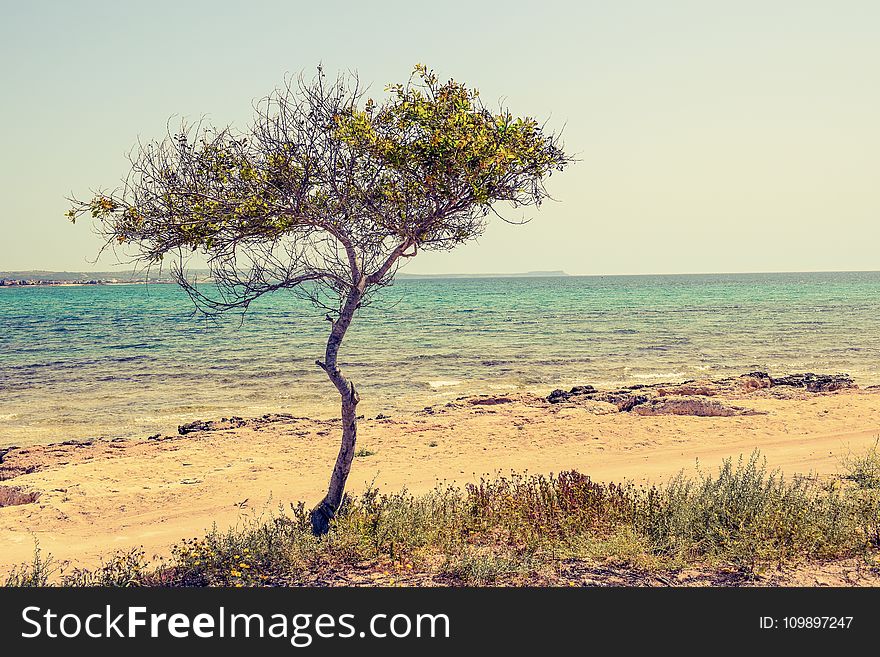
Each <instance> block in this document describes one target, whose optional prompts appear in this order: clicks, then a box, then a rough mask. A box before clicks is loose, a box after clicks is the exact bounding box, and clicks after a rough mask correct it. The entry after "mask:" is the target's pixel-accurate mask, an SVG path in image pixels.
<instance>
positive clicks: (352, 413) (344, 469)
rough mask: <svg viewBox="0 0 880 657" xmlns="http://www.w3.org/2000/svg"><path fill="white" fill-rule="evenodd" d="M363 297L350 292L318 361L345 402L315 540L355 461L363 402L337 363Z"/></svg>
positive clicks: (314, 517) (335, 505)
mask: <svg viewBox="0 0 880 657" xmlns="http://www.w3.org/2000/svg"><path fill="white" fill-rule="evenodd" d="M361 295H362V293H361V291H360V290H359V289H358V288H352V290H351V292H349V294H348V297H347V298H346V301H345V304H344V305H343V307H342V309H341V310H340V312H339V317H338V318H337V319H336V321H334V322H333V328H332V329H331V331H330V337H329V338H327V350H326V353H325V358H324V362H321V361H317V364H318V366H319V367H321V369H323V370H324V371H325V372H326V373H327V377H328V378H329V379H330V381H331V382H332V383H333V385H334V386H336V389H337V391H339V396H340V397H341V399H342V443H341V444H340V446H339V454H338V455H337V456H336V464H335V465H334V466H333V474H332V475H331V476H330V486H329V488H328V490H327V495H325V496H324V499H323V500H321V502H320V503H319V504H318V505H317V506H316V507H315V508H314V509H312V513H311V520H312V533H313V534H315V535H316V536H322V535H324V534H326V533H327V532H328V531H329V529H330V521H331V520H332V519H333V517H334V516H335V515H336V512H337V510H338V509H339V505H340V504H342V496H343V494H344V493H345V482H346V480H347V479H348V473H349V472H350V471H351V462H352V461H353V460H354V449H355V443H356V442H357V405H358V401H360V398H359V396H358V393H357V390H355V387H354V384H353V383H352V382H351V381H349V380H348V379H347V378H346V377H345V376H343V374H342V372H341V371H340V369H339V367H338V366H337V364H336V359H337V356H338V354H339V347H340V346H341V345H342V339H343V338H344V337H345V332H346V331H347V330H348V326H349V324H351V320H352V318H353V317H354V313H355V311H356V310H357V307H358V304H359V303H360V300H361ZM331 321H332V320H331Z"/></svg>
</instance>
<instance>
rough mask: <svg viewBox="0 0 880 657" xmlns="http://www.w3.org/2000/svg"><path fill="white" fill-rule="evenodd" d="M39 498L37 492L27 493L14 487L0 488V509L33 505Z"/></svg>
mask: <svg viewBox="0 0 880 657" xmlns="http://www.w3.org/2000/svg"><path fill="white" fill-rule="evenodd" d="M39 498H40V493H39V492H31V493H28V492H25V491H23V490H22V489H20V488H17V487H15V486H0V507H4V506H19V505H21V504H33V503H34V502H36V501H37V500H38V499H39Z"/></svg>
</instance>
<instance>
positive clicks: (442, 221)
mask: <svg viewBox="0 0 880 657" xmlns="http://www.w3.org/2000/svg"><path fill="white" fill-rule="evenodd" d="M386 92H387V93H388V97H387V98H386V100H384V101H383V102H381V103H380V104H377V103H376V102H374V101H373V99H371V98H370V99H366V100H364V98H365V93H364V91H363V90H362V88H361V87H360V84H359V81H358V79H357V77H356V76H354V75H348V76H342V75H341V76H339V77H337V78H336V80H335V81H334V82H329V83H328V82H327V81H326V76H325V74H324V73H323V72H322V71H321V69H320V67H319V69H318V73H317V75H316V76H315V78H314V79H312V80H310V81H306V80H304V79H303V78H302V77H300V78H298V79H297V80H295V81H293V82H288V83H286V84H285V85H284V86H283V87H281V88H279V89H278V90H276V91H275V92H274V93H272V94H271V95H270V96H269V97H268V98H266V99H265V100H264V101H263V102H261V103H260V104H258V105H257V107H256V117H255V120H254V123H253V125H252V126H250V128H249V129H248V130H247V131H245V132H236V131H234V130H233V129H231V128H226V129H214V128H211V127H206V126H204V125H203V124H201V123H199V124H195V125H191V126H187V125H184V126H183V127H182V128H181V130H180V132H179V133H177V134H170V132H169V135H168V137H166V138H165V139H164V140H161V141H156V142H151V143H147V144H140V145H139V146H138V147H137V148H136V149H135V150H134V151H133V152H132V154H131V156H130V158H129V159H130V164H131V170H130V172H129V174H128V176H127V177H126V178H125V180H124V182H123V183H122V184H121V186H120V187H119V188H117V189H115V190H113V191H98V192H96V193H94V194H93V195H90V198H89V199H88V200H78V199H76V198H72V199H70V201H71V203H72V207H71V209H70V210H69V211H68V213H67V216H68V217H69V218H70V219H71V221H74V222H75V221H76V219H77V218H78V217H80V216H82V215H86V216H88V215H91V217H93V218H94V219H95V220H96V222H95V223H96V226H97V229H98V232H99V233H100V234H101V235H103V237H104V238H105V239H106V242H105V248H106V246H107V245H113V246H118V245H123V246H124V247H130V250H132V251H133V252H134V255H135V258H136V259H139V260H141V261H142V262H145V263H147V265H157V264H159V263H162V262H163V260H164V259H165V258H166V256H170V257H169V259H168V260H169V261H170V262H171V265H170V270H171V271H172V272H173V274H174V276H175V279H176V280H177V282H178V283H179V284H180V285H181V286H182V287H183V288H184V289H185V290H186V292H187V293H188V294H189V295H190V297H191V298H192V300H193V301H194V302H195V304H196V306H197V307H198V308H199V309H201V310H202V311H204V312H206V313H217V312H222V311H225V310H229V309H233V308H239V309H243V310H245V309H247V307H248V305H249V304H250V303H251V302H252V301H254V300H255V299H257V298H258V297H260V296H262V295H263V294H266V293H268V292H274V291H277V290H291V291H292V292H294V293H295V294H297V295H300V296H303V297H305V298H308V299H310V300H311V301H312V302H313V303H314V304H315V305H316V306H317V307H318V308H321V309H323V311H326V319H327V320H328V321H329V322H330V333H329V336H328V338H327V345H326V349H325V352H324V357H323V359H322V360H318V361H316V363H317V365H318V366H319V367H320V368H321V369H323V370H324V372H326V374H327V377H328V378H329V379H330V381H331V382H332V383H333V385H334V386H335V387H336V390H337V391H338V393H339V396H340V398H341V417H342V440H341V446H340V449H339V454H338V456H337V458H336V463H335V465H334V467H333V472H332V475H331V477H330V485H329V487H328V491H327V495H326V496H325V497H324V499H323V500H322V501H321V502H320V503H319V504H318V505H317V506H316V507H315V508H314V509H313V510H312V513H311V519H312V526H313V530H314V532H315V533H316V534H319V535H320V534H324V533H326V532H327V531H328V528H329V523H330V521H331V519H332V518H333V516H334V514H335V513H336V511H337V509H338V508H339V505H340V504H341V502H342V499H343V493H344V490H345V482H346V479H347V478H348V474H349V471H350V469H351V463H352V459H353V457H354V453H355V442H356V440H357V416H356V408H357V404H358V401H359V396H358V392H357V389H356V388H355V385H354V383H353V382H352V381H351V380H350V379H348V378H347V377H346V376H345V375H344V374H343V373H342V371H341V370H340V367H339V361H338V358H339V349H340V346H341V345H342V341H343V339H344V338H345V334H346V331H347V330H348V328H349V325H350V324H351V322H352V319H353V318H354V316H355V314H356V312H357V310H358V309H360V308H362V307H364V306H365V305H366V304H367V303H369V301H370V300H371V299H372V298H373V295H374V294H375V292H376V291H378V290H379V289H381V288H383V287H385V286H387V285H389V284H390V283H391V281H392V279H393V277H394V274H395V272H396V271H397V268H398V267H399V266H400V264H401V263H402V262H403V261H405V260H406V259H408V258H412V257H413V256H415V255H416V254H417V253H418V252H419V251H421V250H450V249H453V248H455V247H456V246H457V245H459V244H462V243H464V242H467V241H468V240H472V239H474V238H476V237H478V236H479V235H480V234H481V233H482V232H483V229H484V227H485V225H486V222H487V219H488V218H489V216H490V214H496V215H498V213H497V211H496V209H495V206H496V205H497V204H499V203H500V202H506V203H507V204H509V205H510V206H512V207H513V208H517V207H521V206H531V205H540V204H541V202H542V201H543V200H544V199H546V198H547V196H548V193H547V190H546V188H545V181H546V179H547V178H548V177H549V176H550V175H551V174H552V173H553V172H554V171H561V170H563V169H564V167H565V166H566V165H568V164H569V163H570V162H571V158H570V157H568V156H567V155H566V154H565V153H564V152H563V150H562V147H561V144H560V140H559V137H558V135H555V134H552V133H548V132H546V131H545V129H544V126H542V125H540V124H539V123H538V122H537V121H535V120H534V119H532V118H519V117H515V116H514V115H513V114H511V113H510V112H509V111H508V110H507V109H504V108H501V109H500V110H497V111H495V112H492V111H490V110H489V109H487V108H486V107H485V106H484V105H483V103H482V101H481V100H480V97H479V94H478V92H477V91H476V90H472V89H469V88H467V87H466V86H464V85H462V84H459V83H457V82H455V81H453V80H450V81H448V82H443V83H441V82H440V81H439V80H438V78H437V76H436V75H435V74H434V73H433V72H432V71H431V70H429V69H428V68H426V67H425V66H424V65H421V64H420V65H417V66H416V67H415V69H414V71H413V73H412V75H411V76H410V78H409V80H408V81H407V82H406V83H405V84H394V85H389V86H388V87H387V88H386ZM498 216H500V215H498ZM197 252H198V253H200V254H201V257H202V258H204V259H205V260H206V261H207V265H208V268H209V271H210V277H211V280H212V284H211V285H208V286H206V285H198V284H197V283H196V282H195V281H194V280H190V278H189V276H188V274H187V264H188V262H189V261H190V257H191V256H192V255H193V254H195V253H197Z"/></svg>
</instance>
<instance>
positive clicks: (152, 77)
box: [0, 0, 880, 274]
mask: <svg viewBox="0 0 880 657" xmlns="http://www.w3.org/2000/svg"><path fill="white" fill-rule="evenodd" d="M318 62H323V64H324V67H325V69H326V70H327V71H328V72H331V73H332V72H334V71H336V70H339V69H356V70H357V71H358V72H359V73H360V76H361V79H362V80H365V81H368V82H372V89H373V90H374V94H375V95H376V96H377V97H378V96H380V95H381V93H382V89H383V87H384V85H385V84H386V83H388V82H397V81H403V80H405V78H406V77H407V76H408V74H409V71H410V69H411V67H412V65H413V64H415V63H416V62H424V63H425V64H427V65H429V66H431V67H433V68H434V69H435V70H436V71H437V72H438V73H439V74H440V75H441V77H442V78H447V77H454V78H455V79H457V80H460V81H462V82H466V83H468V84H469V85H473V86H475V87H477V88H479V89H480V91H481V95H482V96H483V98H484V100H494V99H501V98H504V99H505V101H506V104H507V105H508V106H509V107H510V108H511V110H513V111H514V112H515V113H519V114H531V115H534V116H537V117H540V118H546V117H549V118H550V125H551V126H553V127H555V128H556V129H559V128H562V127H563V126H565V131H564V135H565V143H566V145H567V147H568V150H569V151H570V152H573V153H575V154H576V155H577V156H578V157H579V158H580V160H581V161H580V162H579V163H577V164H576V165H574V166H572V167H571V168H570V169H569V170H567V171H566V172H565V173H564V174H560V175H558V177H557V176H554V177H553V179H552V180H551V181H550V189H551V191H552V193H553V195H554V196H555V197H556V198H557V199H558V202H556V203H549V204H547V205H545V206H544V207H543V208H542V209H541V210H540V211H532V210H530V211H527V212H526V213H525V214H524V215H519V216H524V217H531V218H532V221H531V223H529V224H528V225H525V226H519V227H516V226H510V225H507V224H503V223H496V224H494V225H492V226H491V227H490V228H489V230H488V231H487V232H486V234H485V235H484V236H483V237H482V238H481V239H480V240H479V241H478V242H477V243H474V244H471V245H468V246H466V247H463V248H460V249H459V250H457V251H455V252H453V253H445V254H421V255H420V256H419V257H418V258H416V259H415V260H414V261H412V262H411V263H410V265H409V266H408V267H407V270H406V271H408V272H411V273H443V272H474V273H476V272H516V271H527V270H536V269H564V270H565V271H567V272H568V273H571V274H627V273H675V272H736V271H813V270H858V269H868V270H876V269H880V239H878V238H880V227H878V221H880V2H878V1H877V0H865V1H855V0H835V1H831V0H825V1H822V2H811V1H809V0H802V1H794V0H792V1H781V0H776V1H774V0H763V1H760V2H755V1H751V0H735V1H729V2H712V1H711V0H700V1H693V2H687V1H677V0H669V1H667V2H658V1H656V0H640V1H637V0H615V1H614V2H591V1H588V0H570V1H567V2H556V1H552V0H550V1H547V0H545V1H543V2H538V1H537V0H530V1H527V2H519V1H506V2H474V1H473V0H469V1H466V2H462V1H458V0H446V1H444V2H435V3H431V4H430V6H424V5H423V4H422V3H418V2H412V1H411V0H409V1H402V2H382V1H381V0H376V1H374V2H363V1H359V2H344V1H337V2H333V3H330V2H322V1H320V0H315V1H311V2H297V1H293V0H286V1H284V0H277V1H260V0H251V1H249V2H221V1H220V0H214V1H213V2H188V1H186V0H175V1H174V2H165V1H158V0H151V1H150V2H140V3H136V4H135V3H127V2H126V3H123V2H119V1H115V2H84V1H83V2H71V1H68V2H45V1H43V2H40V1H34V2H22V1H21V0H15V1H12V0H2V21H0V71H2V78H0V80H2V104H0V124H2V126H3V130H4V134H3V148H2V154H0V167H2V168H0V198H2V202H3V203H2V210H0V270H19V269H50V270H95V269H108V268H110V267H111V265H112V264H113V261H112V259H110V258H105V259H102V260H101V261H100V262H98V263H97V264H94V263H92V262H91V261H92V260H93V259H94V256H95V254H96V252H97V250H98V247H99V245H100V242H99V240H98V239H97V238H96V237H95V236H94V235H92V234H91V232H90V230H89V229H88V228H87V226H86V225H79V224H78V225H76V226H72V225H71V224H70V223H68V222H66V221H65V219H64V218H63V216H62V214H63V212H64V211H65V210H66V209H67V204H66V202H65V200H64V198H65V196H67V195H68V194H70V193H71V192H74V193H76V194H78V195H80V196H85V195H87V194H88V192H89V190H90V189H91V188H97V187H113V186H114V185H115V184H116V182H118V180H119V179H120V177H121V176H122V175H123V174H124V173H125V171H126V166H125V165H126V161H125V157H124V156H125V154H126V153H127V152H128V150H129V149H130V148H131V147H132V146H133V144H134V143H135V141H136V140H137V138H138V137H140V138H143V139H152V138H156V137H161V136H162V135H163V134H164V132H165V126H166V122H167V120H168V119H169V117H171V116H178V117H180V116H183V117H191V118H197V117H199V116H202V115H206V116H207V117H208V118H209V119H210V120H211V121H212V122H214V123H216V124H227V123H232V124H236V125H239V126H243V125H245V124H246V123H247V121H248V120H249V119H250V116H251V104H252V101H253V100H254V99H257V98H259V97H262V96H264V95H265V94H266V93H267V92H269V91H270V90H271V89H272V88H273V87H274V86H275V85H276V84H278V83H279V82H280V81H281V80H282V79H283V77H284V75H285V73H288V72H290V73H295V72H298V71H301V70H304V69H305V70H307V71H309V70H311V69H313V68H314V66H315V65H316V64H317V63H318ZM515 217H516V216H514V218H515Z"/></svg>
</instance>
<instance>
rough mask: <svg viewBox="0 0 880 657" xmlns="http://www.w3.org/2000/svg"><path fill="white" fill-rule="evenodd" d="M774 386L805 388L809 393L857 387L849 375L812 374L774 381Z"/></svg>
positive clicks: (795, 375) (791, 376)
mask: <svg viewBox="0 0 880 657" xmlns="http://www.w3.org/2000/svg"><path fill="white" fill-rule="evenodd" d="M773 385H774V386H792V387H794V388H804V389H806V390H807V391H808V392H833V391H835V390H843V389H845V388H855V387H856V384H855V382H854V381H853V380H852V377H850V375H849V374H813V373H812V372H807V373H806V374H791V375H789V376H783V377H780V378H778V379H773Z"/></svg>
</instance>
